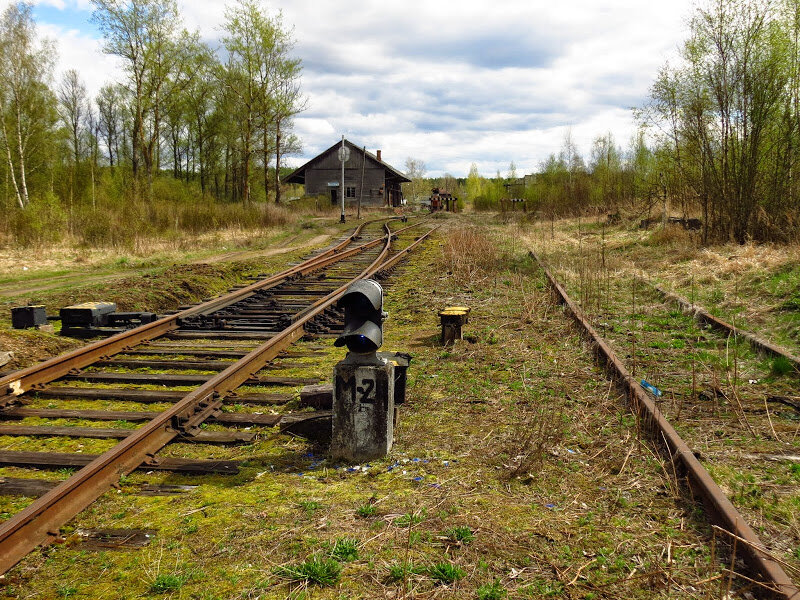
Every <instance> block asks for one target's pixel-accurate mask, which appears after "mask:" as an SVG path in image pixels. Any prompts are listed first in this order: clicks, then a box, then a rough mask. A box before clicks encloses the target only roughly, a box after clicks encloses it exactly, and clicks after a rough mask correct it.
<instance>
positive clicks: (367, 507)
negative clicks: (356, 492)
mask: <svg viewBox="0 0 800 600" xmlns="http://www.w3.org/2000/svg"><path fill="white" fill-rule="evenodd" d="M356 514H357V515H358V516H359V517H363V518H365V519H366V518H368V517H374V516H375V515H376V514H378V509H377V507H376V506H375V505H374V504H369V503H368V504H362V505H361V506H359V507H358V508H357V509H356Z"/></svg>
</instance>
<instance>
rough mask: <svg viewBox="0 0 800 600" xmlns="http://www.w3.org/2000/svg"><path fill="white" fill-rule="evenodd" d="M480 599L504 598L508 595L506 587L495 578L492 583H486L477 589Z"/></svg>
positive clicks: (496, 599)
mask: <svg viewBox="0 0 800 600" xmlns="http://www.w3.org/2000/svg"><path fill="white" fill-rule="evenodd" d="M477 596H478V600H503V598H505V597H506V596H508V592H507V591H506V589H505V588H504V587H503V586H502V585H501V584H500V581H498V580H495V581H493V582H492V583H484V584H483V585H482V586H480V587H479V588H478V590H477Z"/></svg>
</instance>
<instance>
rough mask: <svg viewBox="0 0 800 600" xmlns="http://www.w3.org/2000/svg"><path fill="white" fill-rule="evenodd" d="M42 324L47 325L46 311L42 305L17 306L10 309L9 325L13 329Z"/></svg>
mask: <svg viewBox="0 0 800 600" xmlns="http://www.w3.org/2000/svg"><path fill="white" fill-rule="evenodd" d="M42 325H47V311H46V310H45V307H44V306H42V305H35V306H18V307H17V308H12V309H11V326H12V327H13V328H14V329H29V328H31V327H41V326H42Z"/></svg>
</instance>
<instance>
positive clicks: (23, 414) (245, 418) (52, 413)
mask: <svg viewBox="0 0 800 600" xmlns="http://www.w3.org/2000/svg"><path fill="white" fill-rule="evenodd" d="M158 414H159V413H157V412H144V411H143V412H127V411H121V410H70V409H59V408H16V407H15V408H7V409H4V410H1V411H0V417H5V418H12V419H24V418H27V417H40V418H43V419H88V420H93V421H129V422H131V423H136V422H141V421H151V420H152V419H154V418H155V417H156V416H158ZM280 420H281V415H271V414H270V415H264V414H258V413H225V412H223V413H220V414H219V415H217V416H216V417H211V418H209V419H208V421H207V422H208V423H219V424H221V425H243V426H250V425H261V426H264V427H272V426H274V425H277V424H278V423H279V422H280Z"/></svg>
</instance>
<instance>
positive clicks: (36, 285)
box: [0, 234, 331, 298]
mask: <svg viewBox="0 0 800 600" xmlns="http://www.w3.org/2000/svg"><path fill="white" fill-rule="evenodd" d="M297 237H298V236H294V237H292V238H290V239H289V240H286V241H285V242H284V243H285V244H290V243H292V242H293V241H295V240H296V239H297ZM330 237H331V236H330V235H329V234H320V235H318V236H315V237H313V238H311V239H309V240H307V241H305V242H303V243H301V244H296V245H291V246H289V245H286V246H279V247H276V248H271V249H269V250H237V251H234V252H225V253H224V254H216V255H213V256H209V257H206V258H201V259H197V260H193V261H191V262H190V264H215V263H221V262H232V261H237V260H249V259H251V258H258V257H265V258H266V257H269V256H275V255H277V254H286V253H288V252H294V251H295V250H300V249H303V248H317V247H320V246H322V245H323V244H325V242H327V241H328V240H329V239H330ZM151 271H153V269H152V268H147V269H128V270H125V271H119V272H116V273H105V274H98V275H91V274H88V273H85V272H79V273H70V274H67V275H57V276H54V277H43V278H42V279H40V280H35V279H34V280H28V281H25V282H21V283H13V284H10V285H7V286H4V287H3V288H2V289H0V298H18V297H20V296H25V295H26V294H35V293H38V292H44V291H48V290H54V289H58V288H62V287H71V286H74V285H75V284H76V282H80V284H81V285H84V284H90V283H100V282H103V281H109V280H112V279H119V278H120V277H130V276H131V275H143V274H145V273H149V272H151Z"/></svg>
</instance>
